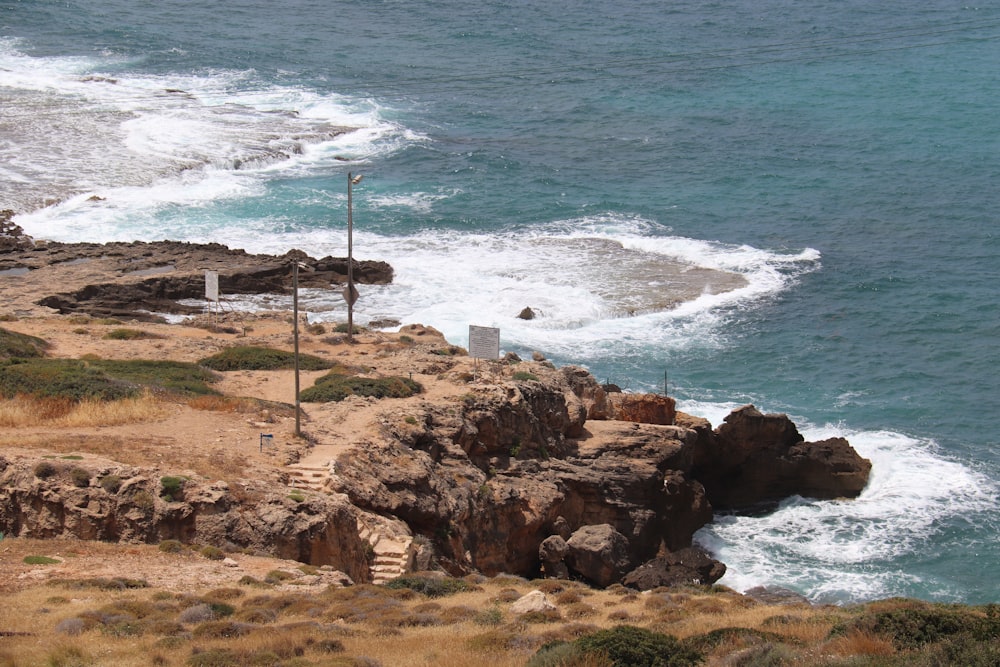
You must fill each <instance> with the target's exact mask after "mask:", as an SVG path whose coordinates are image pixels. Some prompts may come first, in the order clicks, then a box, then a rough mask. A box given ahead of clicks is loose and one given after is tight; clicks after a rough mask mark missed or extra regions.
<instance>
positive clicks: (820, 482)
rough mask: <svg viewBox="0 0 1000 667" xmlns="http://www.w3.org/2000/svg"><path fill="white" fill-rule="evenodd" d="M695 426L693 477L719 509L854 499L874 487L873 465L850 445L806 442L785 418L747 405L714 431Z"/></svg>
mask: <svg viewBox="0 0 1000 667" xmlns="http://www.w3.org/2000/svg"><path fill="white" fill-rule="evenodd" d="M684 421H685V422H686V423H687V422H688V420H687V419H685V420H684ZM692 425H694V426H695V429H696V432H697V433H698V434H699V437H698V443H699V444H698V447H697V453H696V455H695V463H694V466H693V469H692V471H691V474H692V476H693V477H694V478H695V479H697V480H698V481H700V482H701V483H702V484H703V485H704V487H705V490H706V492H707V494H708V498H709V501H710V502H711V503H712V506H713V507H715V508H716V509H741V508H749V507H752V506H754V505H758V504H761V503H771V502H777V501H779V500H781V499H783V498H787V497H789V496H793V495H800V496H804V497H808V498H821V499H832V498H853V497H856V496H858V495H859V494H860V493H861V491H863V490H864V488H865V485H866V484H867V483H868V475H869V473H870V471H871V461H869V460H867V459H864V458H862V457H861V456H860V455H858V453H857V452H856V451H855V450H854V449H853V448H852V447H851V445H850V443H848V442H847V440H844V439H843V438H832V439H829V440H824V441H821V442H805V440H804V438H803V437H802V435H801V434H800V433H799V431H798V429H796V427H795V424H793V423H792V421H791V420H790V419H789V418H788V417H787V416H786V415H783V414H762V413H761V412H760V411H759V410H757V408H755V407H754V406H752V405H747V406H744V407H742V408H739V409H737V410H734V411H733V412H732V413H730V414H729V416H727V417H726V418H725V420H724V423H723V424H721V425H720V426H719V427H718V428H717V429H715V431H714V432H709V431H707V429H704V428H703V427H702V426H701V425H700V424H696V423H693V424H692Z"/></svg>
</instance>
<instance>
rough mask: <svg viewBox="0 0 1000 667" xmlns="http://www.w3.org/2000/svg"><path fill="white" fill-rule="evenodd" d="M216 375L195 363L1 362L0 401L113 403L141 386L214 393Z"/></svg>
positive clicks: (148, 361)
mask: <svg viewBox="0 0 1000 667" xmlns="http://www.w3.org/2000/svg"><path fill="white" fill-rule="evenodd" d="M215 380H216V377H215V375H214V374H213V373H212V372H211V371H209V370H207V369H205V368H202V367H200V366H198V365H197V364H191V363H185V362H179V361H160V360H147V359H132V360H114V359H86V360H84V359H79V360H77V359H19V360H8V361H6V362H0V396H5V397H7V398H10V397H12V396H15V395H17V394H28V395H32V396H38V397H42V398H46V397H50V398H68V399H70V400H74V401H81V400H85V399H92V400H102V401H113V400H118V399H122V398H132V397H135V396H138V395H139V394H140V393H141V392H142V390H143V387H149V388H151V389H154V390H165V391H169V392H172V393H178V394H213V393H217V392H215V391H214V390H213V389H211V388H210V387H209V386H208V383H211V382H215Z"/></svg>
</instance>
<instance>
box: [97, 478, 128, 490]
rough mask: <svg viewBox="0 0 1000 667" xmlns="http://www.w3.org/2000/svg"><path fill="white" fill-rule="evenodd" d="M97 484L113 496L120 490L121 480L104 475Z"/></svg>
mask: <svg viewBox="0 0 1000 667" xmlns="http://www.w3.org/2000/svg"><path fill="white" fill-rule="evenodd" d="M99 484H100V485H101V488H102V489H104V490H105V491H107V492H108V493H111V494H114V493H118V491H119V489H121V488H122V479H121V477H119V476H118V475H105V476H104V477H102V478H101V481H100V482H99Z"/></svg>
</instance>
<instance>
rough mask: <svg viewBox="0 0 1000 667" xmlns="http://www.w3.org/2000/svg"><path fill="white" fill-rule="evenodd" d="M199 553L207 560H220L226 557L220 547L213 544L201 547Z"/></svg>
mask: <svg viewBox="0 0 1000 667" xmlns="http://www.w3.org/2000/svg"><path fill="white" fill-rule="evenodd" d="M199 553H201V555H202V556H204V557H205V558H207V559H209V560H222V559H223V558H225V557H226V554H225V553H224V552H223V551H222V549H220V548H219V547H213V546H206V547H202V548H201V551H200V552H199Z"/></svg>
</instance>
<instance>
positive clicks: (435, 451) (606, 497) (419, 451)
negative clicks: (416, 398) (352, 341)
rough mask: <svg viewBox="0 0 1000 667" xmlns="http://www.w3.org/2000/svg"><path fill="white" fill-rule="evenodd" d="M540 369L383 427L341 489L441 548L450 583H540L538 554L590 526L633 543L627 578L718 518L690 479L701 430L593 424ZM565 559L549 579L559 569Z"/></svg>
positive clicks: (350, 467) (355, 459) (353, 462)
mask: <svg viewBox="0 0 1000 667" xmlns="http://www.w3.org/2000/svg"><path fill="white" fill-rule="evenodd" d="M519 367H520V366H519ZM535 372H537V373H538V374H539V375H541V376H544V377H543V381H540V382H534V381H532V382H525V383H517V382H511V383H505V384H504V385H502V386H499V387H484V388H482V389H480V390H478V391H477V392H476V395H475V397H474V398H473V397H466V398H465V399H464V400H463V402H462V404H461V405H459V406H445V407H442V406H431V405H428V406H425V411H424V413H423V415H422V416H421V417H418V418H416V419H415V420H414V419H413V418H412V417H413V412H412V410H411V411H410V412H409V413H408V416H410V417H411V419H410V422H411V423H410V424H407V423H406V422H404V420H402V419H390V418H387V419H386V420H385V424H386V432H385V434H384V436H385V437H384V439H382V440H380V441H378V442H372V443H368V444H366V445H365V446H364V447H362V448H360V449H359V450H358V451H355V452H352V453H351V454H350V455H349V456H344V457H342V458H341V460H340V461H339V462H338V467H337V470H338V481H337V482H336V484H338V486H337V490H338V491H342V492H344V493H346V494H348V496H349V497H350V499H351V501H352V502H353V503H355V504H356V505H358V506H359V507H361V508H364V509H366V510H369V511H372V512H376V513H384V514H392V515H395V516H398V517H400V518H401V519H403V520H404V521H406V522H407V524H408V525H409V526H410V527H411V528H412V530H413V531H414V532H415V533H418V534H422V535H424V536H426V537H429V538H431V539H433V540H435V541H436V543H437V547H438V549H437V551H438V552H439V553H440V554H442V556H443V562H444V563H445V564H446V565H447V566H448V568H449V569H450V570H452V571H453V573H456V574H457V573H463V572H467V571H472V570H478V571H480V572H483V573H485V574H488V575H492V574H497V573H500V572H510V573H516V574H521V575H524V576H537V575H538V574H539V572H540V571H541V569H542V567H543V566H542V559H541V558H540V556H539V548H540V545H542V543H543V542H546V540H547V539H548V538H550V536H553V535H563V534H564V535H565V536H567V537H568V536H569V535H570V534H571V533H572V532H573V531H575V530H577V529H579V528H580V527H582V526H587V525H597V524H608V525H610V526H612V528H613V529H614V530H615V531H617V532H618V533H620V534H621V535H622V536H623V537H624V538H625V539H626V543H625V550H626V552H627V558H626V561H627V564H628V566H629V567H628V568H627V569H631V568H632V567H634V566H635V565H637V564H638V563H641V562H644V561H646V560H648V559H649V558H652V557H653V556H654V555H656V553H657V552H658V551H659V550H660V549H661V547H664V548H683V547H686V546H689V545H690V544H691V536H692V535H693V533H694V532H695V531H696V530H697V529H698V528H700V527H701V526H703V525H704V524H705V523H707V522H708V521H709V520H710V519H711V508H710V506H709V505H708V503H707V501H706V499H705V495H704V491H703V489H702V487H701V485H700V484H699V483H698V482H697V481H694V480H692V479H690V478H688V477H687V476H686V475H685V473H684V472H683V469H685V468H687V467H689V466H690V461H691V460H692V456H693V454H692V452H693V448H694V447H695V445H696V442H697V441H696V439H695V438H694V437H693V436H694V434H693V433H690V432H688V431H687V430H685V429H681V428H677V427H672V426H657V425H646V424H637V423H628V422H618V421H598V422H585V421H584V416H585V414H586V412H587V410H586V409H584V408H582V407H580V408H579V409H576V408H574V407H573V406H574V405H578V403H579V401H580V399H579V396H578V395H576V393H575V392H574V391H572V390H570V389H569V388H568V386H567V384H566V383H565V382H563V380H562V379H561V377H562V375H561V374H560V373H558V372H556V371H551V372H548V373H547V372H546V370H545V368H544V367H543V366H542V365H541V364H539V365H538V367H537V368H535V367H532V373H535ZM591 380H592V378H591ZM595 386H596V383H595ZM414 421H415V422H416V425H413V424H412V422H414ZM588 426H589V427H590V428H587V427H588ZM558 562H560V561H558V560H553V561H552V562H551V563H549V564H548V565H547V566H546V567H545V573H546V575H547V576H552V573H553V572H561V570H562V568H561V567H556V564H557V563H558ZM627 569H626V570H624V571H627ZM557 576H558V575H557Z"/></svg>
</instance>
